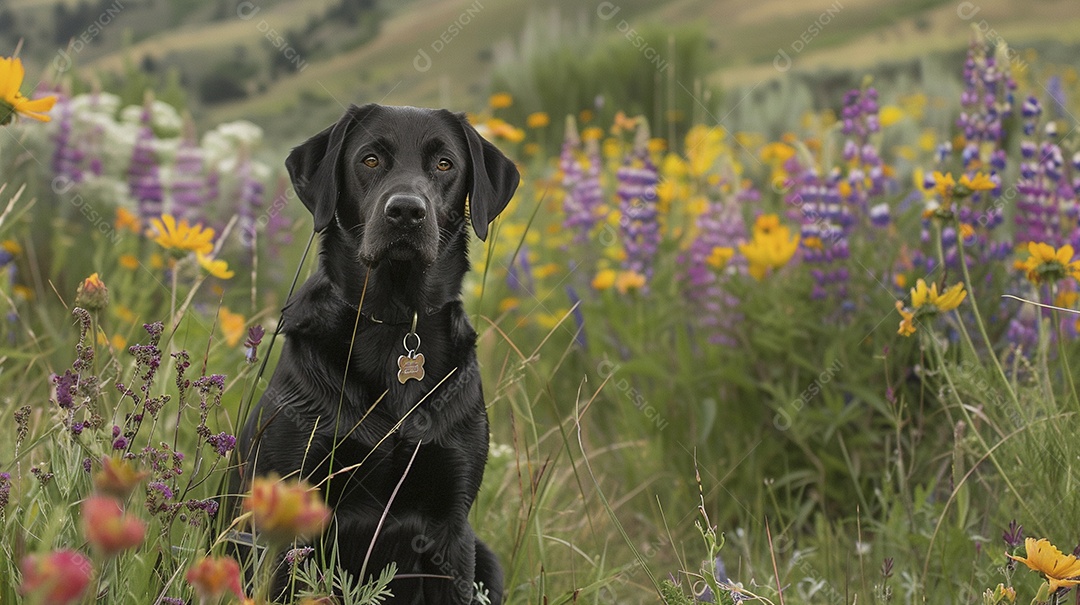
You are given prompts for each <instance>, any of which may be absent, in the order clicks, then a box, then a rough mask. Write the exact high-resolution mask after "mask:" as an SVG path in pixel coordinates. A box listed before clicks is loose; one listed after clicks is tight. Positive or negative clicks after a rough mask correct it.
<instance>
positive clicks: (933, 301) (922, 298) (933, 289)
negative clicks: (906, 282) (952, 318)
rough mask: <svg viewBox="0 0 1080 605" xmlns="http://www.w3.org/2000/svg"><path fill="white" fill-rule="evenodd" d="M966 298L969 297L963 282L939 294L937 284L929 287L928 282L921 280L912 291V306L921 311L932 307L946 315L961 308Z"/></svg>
mask: <svg viewBox="0 0 1080 605" xmlns="http://www.w3.org/2000/svg"><path fill="white" fill-rule="evenodd" d="M965 297H967V292H966V291H965V290H964V284H963V283H962V282H958V283H957V284H956V285H954V286H953V287H951V288H947V289H945V290H944V291H942V293H941V294H938V290H937V284H936V283H935V284H930V286H929V287H927V285H926V281H924V280H921V279H920V280H919V281H917V282H915V287H914V288H912V289H911V306H913V307H915V308H916V309H919V308H922V307H929V306H931V305H932V306H933V307H934V309H936V310H937V311H940V312H942V313H944V312H946V311H952V310H953V309H955V308H957V307H959V306H960V303H962V302H963V301H964V298H965ZM932 310H933V309H931V311H932Z"/></svg>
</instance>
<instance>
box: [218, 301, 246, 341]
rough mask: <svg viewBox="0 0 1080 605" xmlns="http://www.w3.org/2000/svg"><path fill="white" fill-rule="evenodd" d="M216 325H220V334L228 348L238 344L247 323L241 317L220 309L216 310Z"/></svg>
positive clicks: (222, 308) (223, 308)
mask: <svg viewBox="0 0 1080 605" xmlns="http://www.w3.org/2000/svg"><path fill="white" fill-rule="evenodd" d="M218 323H220V324H221V333H222V335H224V336H225V343H226V344H228V345H229V346H230V347H235V346H236V345H238V344H240V339H241V338H243V337H244V325H245V324H246V323H247V322H245V321H244V316H243V315H241V314H239V313H233V312H232V311H230V310H228V309H226V308H225V307H221V308H220V309H218Z"/></svg>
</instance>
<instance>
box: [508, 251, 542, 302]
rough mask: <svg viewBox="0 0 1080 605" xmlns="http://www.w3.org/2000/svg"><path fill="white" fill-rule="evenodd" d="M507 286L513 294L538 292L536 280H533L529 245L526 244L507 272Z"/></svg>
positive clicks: (512, 260) (518, 252)
mask: <svg viewBox="0 0 1080 605" xmlns="http://www.w3.org/2000/svg"><path fill="white" fill-rule="evenodd" d="M506 285H507V286H508V287H509V288H510V290H511V291H512V292H523V293H526V294H533V293H535V292H536V280H535V279H534V278H533V272H532V264H531V263H530V262H529V245H528V244H526V243H524V242H522V244H521V247H520V248H519V249H518V251H517V254H516V256H515V257H514V258H512V259H511V262H510V267H509V268H507V270H506Z"/></svg>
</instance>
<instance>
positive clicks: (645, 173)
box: [615, 123, 660, 290]
mask: <svg viewBox="0 0 1080 605" xmlns="http://www.w3.org/2000/svg"><path fill="white" fill-rule="evenodd" d="M648 141H649V130H648V126H646V125H645V124H644V123H643V124H642V125H641V126H639V127H638V131H637V136H636V137H635V139H634V147H633V149H632V150H631V151H630V153H628V154H627V155H626V159H625V160H624V161H623V165H622V166H620V167H619V170H618V172H616V173H615V178H616V181H617V182H618V186H617V188H616V194H617V195H618V197H619V210H620V214H621V216H620V217H619V227H620V235H621V237H622V242H623V251H624V252H625V253H626V255H625V258H624V259H623V263H622V267H623V269H624V270H626V271H633V272H635V273H637V274H639V275H643V276H644V277H645V284H646V285H645V288H644V289H645V290H647V289H648V283H649V281H651V279H652V273H653V260H654V257H655V256H656V250H657V248H659V246H660V222H659V221H658V220H657V219H658V216H657V208H656V201H657V198H656V183H657V181H658V180H659V177H658V173H657V170H656V165H654V164H653V162H652V159H651V158H650V157H649V150H648V147H647V143H648Z"/></svg>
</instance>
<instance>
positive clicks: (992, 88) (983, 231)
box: [956, 34, 1016, 261]
mask: <svg viewBox="0 0 1080 605" xmlns="http://www.w3.org/2000/svg"><path fill="white" fill-rule="evenodd" d="M963 79H964V90H963V92H961V94H960V104H961V106H962V109H961V112H960V117H959V118H958V119H957V122H956V125H957V127H958V128H959V129H960V131H961V132H962V133H963V135H964V147H963V149H961V150H960V159H961V161H962V163H963V166H964V173H965V174H966V175H967V176H968V177H974V176H975V174H976V173H977V172H989V175H990V178H991V179H992V180H994V181H995V182H996V183H998V187H997V188H995V189H994V190H992V191H990V192H982V191H977V192H975V193H974V194H973V195H972V196H971V197H970V198H968V199H967V200H965V201H964V203H963V204H962V205H961V206H960V207H959V208H958V210H957V216H958V218H959V220H960V222H962V223H966V224H968V225H971V226H972V227H973V228H974V229H975V233H976V237H975V241H973V242H969V243H965V247H969V246H973V245H974V246H976V252H977V253H978V256H979V257H980V258H981V260H984V261H985V260H990V259H991V258H992V254H991V253H992V251H993V250H996V248H997V247H996V246H992V245H991V242H990V237H989V232H990V231H992V230H993V229H994V228H996V227H997V226H999V225H1001V223H1002V222H1003V221H1004V213H1003V211H1002V208H1001V207H1000V206H995V205H992V204H988V202H991V201H992V200H994V199H996V198H997V197H998V196H999V195H1001V185H1000V182H1001V181H1000V176H999V175H1000V174H1001V173H1002V172H1003V171H1004V170H1005V163H1006V157H1007V156H1006V152H1005V149H1004V148H1003V143H1004V138H1005V129H1004V126H1003V122H1004V121H1005V120H1006V119H1008V118H1010V117H1011V116H1012V114H1013V91H1015V90H1016V81H1015V80H1014V79H1013V77H1012V72H1011V69H1010V66H1009V60H1008V57H1007V56H1005V55H1004V54H1002V53H999V54H995V53H991V52H987V44H986V41H985V39H984V38H983V36H981V35H979V34H976V35H974V36H973V38H972V41H971V44H970V46H969V47H968V54H967V58H966V60H965V61H964V71H963ZM972 256H975V255H972ZM973 260H976V259H973Z"/></svg>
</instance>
